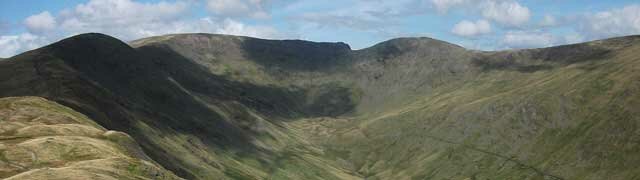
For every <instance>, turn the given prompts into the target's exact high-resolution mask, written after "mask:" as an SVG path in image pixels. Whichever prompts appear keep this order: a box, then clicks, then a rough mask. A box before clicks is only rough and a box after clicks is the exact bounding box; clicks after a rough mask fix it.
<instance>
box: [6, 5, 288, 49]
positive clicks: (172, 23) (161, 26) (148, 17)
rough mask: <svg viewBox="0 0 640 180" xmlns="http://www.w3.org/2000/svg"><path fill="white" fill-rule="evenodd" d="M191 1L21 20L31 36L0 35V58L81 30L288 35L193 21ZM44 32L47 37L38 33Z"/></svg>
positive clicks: (224, 21)
mask: <svg viewBox="0 0 640 180" xmlns="http://www.w3.org/2000/svg"><path fill="white" fill-rule="evenodd" d="M251 2H258V1H256V0H251ZM192 3H194V2H193V1H174V2H164V1H162V2H157V3H142V2H137V1H132V0H90V1H88V2H86V3H83V4H79V5H77V6H75V7H74V8H70V9H65V10H63V11H61V12H59V13H58V16H53V15H52V14H51V13H49V12H43V13H40V14H36V15H33V16H30V17H29V18H27V19H25V21H24V22H25V25H26V26H27V27H28V28H29V30H30V32H33V33H25V34H20V35H10V36H0V37H1V38H2V40H1V41H0V47H2V48H1V49H0V56H11V55H15V54H17V53H21V52H23V51H25V50H29V49H33V48H36V47H39V46H41V45H44V44H46V43H50V42H52V41H53V40H58V39H60V38H64V37H68V36H70V35H75V34H80V33H87V32H99V33H105V34H109V35H112V36H115V37H117V38H119V39H122V40H124V41H129V40H134V39H138V38H143V37H148V36H155V35H163V34H170V33H223V34H232V35H244V36H253V37H260V38H284V37H291V36H293V35H289V34H287V35H285V34H282V33H279V32H278V31H277V30H276V29H275V28H272V27H270V26H258V25H248V24H245V23H243V22H240V21H236V20H233V19H229V18H220V17H205V18H200V19H193V18H190V17H189V16H188V15H189V14H188V13H189V9H190V8H191V7H192V5H193V4H192ZM45 30H46V31H47V32H53V33H40V32H44V31H45ZM36 32H38V33H36ZM36 34H37V35H36Z"/></svg>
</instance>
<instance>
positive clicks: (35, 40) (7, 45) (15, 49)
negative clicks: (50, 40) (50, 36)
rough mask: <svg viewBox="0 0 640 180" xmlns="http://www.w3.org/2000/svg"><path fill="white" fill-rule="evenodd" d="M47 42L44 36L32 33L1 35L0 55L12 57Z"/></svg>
mask: <svg viewBox="0 0 640 180" xmlns="http://www.w3.org/2000/svg"><path fill="white" fill-rule="evenodd" d="M45 43H47V40H46V39H45V38H44V37H41V36H37V35H33V34H31V33H22V34H19V35H10V36H0V47H2V48H0V57H10V56H13V55H16V54H17V53H20V52H23V51H27V50H30V49H35V48H38V47H40V46H42V45H44V44H45Z"/></svg>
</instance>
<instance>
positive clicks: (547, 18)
mask: <svg viewBox="0 0 640 180" xmlns="http://www.w3.org/2000/svg"><path fill="white" fill-rule="evenodd" d="M538 25H539V26H541V27H551V26H556V25H558V20H556V18H555V17H553V16H552V15H548V14H547V15H544V17H542V20H540V22H539V23H538Z"/></svg>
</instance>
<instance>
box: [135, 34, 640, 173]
mask: <svg viewBox="0 0 640 180" xmlns="http://www.w3.org/2000/svg"><path fill="white" fill-rule="evenodd" d="M162 38H164V39H162ZM162 38H150V39H145V40H143V41H147V42H143V41H137V42H134V43H133V44H134V46H136V47H138V46H145V45H147V44H146V43H150V42H152V43H150V44H154V43H159V44H166V45H168V46H169V47H171V48H172V49H174V50H176V51H177V52H178V53H180V54H183V55H184V56H185V57H188V58H189V59H193V60H194V61H196V62H198V63H199V64H202V65H203V66H206V67H208V69H209V70H210V72H212V73H214V74H215V73H218V74H222V75H227V76H226V77H227V78H229V79H233V80H235V81H243V82H251V83H262V84H268V85H271V86H280V87H289V86H294V87H300V88H313V87H314V86H317V85H318V84H319V85H321V86H322V85H323V84H340V85H341V86H343V87H348V88H350V89H351V92H352V94H353V95H354V96H356V97H358V98H355V99H358V100H359V101H358V105H357V106H356V107H355V109H354V111H352V112H351V113H349V114H345V115H343V116H340V117H338V118H330V117H309V118H306V119H304V118H303V119H301V120H298V121H291V122H290V123H286V124H289V125H290V126H291V127H293V131H294V132H297V133H298V134H300V135H301V136H302V137H304V138H305V139H308V140H309V141H311V142H313V143H314V144H318V145H321V146H322V148H323V149H324V152H325V154H324V156H325V157H326V158H328V159H333V160H335V161H336V162H339V163H342V164H344V166H345V167H348V168H350V169H351V170H352V171H354V172H357V173H358V174H360V175H361V176H364V177H368V178H371V179H376V178H378V179H425V178H427V179H441V178H445V179H446V178H449V179H451V178H452V179H465V178H471V179H474V178H475V179H485V178H488V179H495V178H498V179H545V178H546V179H554V178H555V179H605V178H615V179H633V178H638V177H637V174H638V172H639V170H638V169H637V168H635V167H637V166H636V165H637V164H636V163H635V161H637V159H638V157H639V156H638V153H635V152H636V150H637V149H638V145H637V143H636V141H637V137H638V134H637V132H636V129H637V127H636V126H637V125H636V124H637V122H638V119H637V115H636V114H637V110H636V109H637V107H638V104H637V101H638V100H637V99H638V97H637V95H636V94H637V93H635V92H637V91H638V82H637V81H634V79H636V78H637V77H636V76H638V73H637V71H636V70H637V64H638V61H639V60H638V59H637V56H635V55H636V54H637V50H638V37H623V38H617V39H610V40H605V41H597V42H591V43H585V44H578V45H569V46H561V47H553V48H547V49H532V50H518V51H502V52H471V51H467V50H464V49H462V48H459V47H456V46H453V45H450V44H446V43H443V42H439V41H436V40H431V39H395V40H391V41H388V42H384V43H381V44H379V45H376V46H374V47H372V48H368V49H364V50H360V51H352V52H350V53H347V54H338V55H337V56H336V57H335V58H328V60H327V61H329V63H327V64H325V65H324V66H321V67H322V68H316V69H305V70H304V71H300V70H299V69H294V68H290V67H289V68H286V66H285V65H282V64H279V63H281V62H283V61H284V62H290V61H294V62H295V60H300V61H303V60H301V59H304V58H301V57H297V56H296V55H295V54H293V55H291V54H290V56H289V57H286V58H284V60H278V58H276V59H270V58H260V57H262V56H260V53H256V52H252V51H254V50H252V49H247V48H246V45H244V44H246V43H247V41H248V40H247V39H246V38H244V37H241V38H240V40H237V41H233V40H228V39H227V38H238V37H228V36H211V35H173V36H169V37H167V36H164V37H162ZM194 39H195V40H194ZM156 40H157V41H156ZM251 42H252V43H255V41H251ZM216 43H223V44H216ZM200 44H209V45H211V44H213V45H212V46H211V47H207V46H204V47H201V46H199V47H200V48H201V49H197V48H187V47H192V46H198V45H200ZM274 46H275V47H273V48H271V49H268V50H263V51H266V52H269V53H273V54H278V53H280V52H282V50H280V49H279V47H278V46H277V45H274ZM222 47H224V48H228V49H226V50H225V51H216V50H219V48H222ZM243 48H244V49H243ZM230 51H231V53H229V52H230ZM208 52H216V53H213V54H208ZM203 54H204V55H203ZM252 54H258V55H252ZM264 56H267V55H266V54H265V55H264ZM325 59H326V58H325ZM303 62H304V61H303ZM219 68H224V69H225V70H223V71H221V70H218V69H219Z"/></svg>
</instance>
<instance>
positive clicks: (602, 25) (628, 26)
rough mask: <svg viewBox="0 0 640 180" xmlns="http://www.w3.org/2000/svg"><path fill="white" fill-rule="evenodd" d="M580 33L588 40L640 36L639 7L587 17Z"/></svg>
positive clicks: (629, 7) (630, 6)
mask: <svg viewBox="0 0 640 180" xmlns="http://www.w3.org/2000/svg"><path fill="white" fill-rule="evenodd" d="M580 31H582V32H583V33H585V34H586V35H587V36H589V38H590V39H596V38H608V37H613V36H624V35H632V34H640V5H629V6H625V7H623V8H620V9H612V10H609V11H603V12H598V13H595V14H593V15H587V17H586V20H585V21H583V22H582V23H581V25H580Z"/></svg>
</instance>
